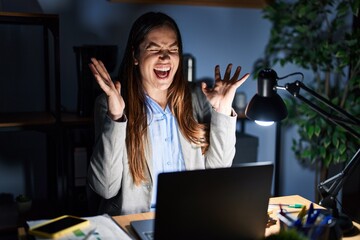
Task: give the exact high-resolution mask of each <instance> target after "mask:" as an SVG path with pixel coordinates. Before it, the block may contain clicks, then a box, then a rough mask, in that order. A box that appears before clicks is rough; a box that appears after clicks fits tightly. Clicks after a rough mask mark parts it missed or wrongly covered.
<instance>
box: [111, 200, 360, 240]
mask: <svg viewBox="0 0 360 240" xmlns="http://www.w3.org/2000/svg"><path fill="white" fill-rule="evenodd" d="M279 203H281V204H295V203H300V204H304V205H306V206H307V208H309V206H310V203H311V201H309V200H307V199H305V198H303V197H301V196H299V195H291V196H284V197H275V198H270V200H269V204H279ZM316 207H317V208H321V206H319V205H316ZM277 210H278V207H274V208H273V211H272V214H271V217H273V218H275V219H277V217H276V213H277ZM290 210H292V211H299V209H289V211H290ZM154 217H155V214H154V212H147V213H139V214H130V215H122V216H115V217H113V218H114V220H115V221H116V222H117V223H118V224H119V225H120V226H121V227H122V228H123V229H124V230H125V231H126V232H127V233H128V234H129V235H130V236H131V237H134V238H135V236H136V235H135V233H134V232H133V230H132V229H131V227H130V222H131V221H134V220H143V219H152V218H154ZM354 225H355V227H357V228H358V229H360V224H358V223H356V222H354ZM279 229H280V225H279V221H277V224H276V225H273V226H271V227H269V228H266V230H265V236H269V235H271V234H274V233H277V232H279ZM343 239H353V240H355V239H358V240H359V239H360V235H357V236H354V237H346V238H343Z"/></svg>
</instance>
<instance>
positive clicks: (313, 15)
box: [254, 0, 360, 200]
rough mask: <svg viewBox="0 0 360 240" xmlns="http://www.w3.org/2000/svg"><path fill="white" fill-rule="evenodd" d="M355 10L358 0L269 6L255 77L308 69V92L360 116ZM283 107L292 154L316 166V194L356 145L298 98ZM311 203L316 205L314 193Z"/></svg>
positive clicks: (301, 0) (359, 38) (359, 35)
mask: <svg viewBox="0 0 360 240" xmlns="http://www.w3.org/2000/svg"><path fill="white" fill-rule="evenodd" d="M359 5H360V1H356V0H354V1H351V0H346V1H340V0H321V1H308V0H298V1H285V0H275V1H273V2H272V3H271V4H269V5H268V6H267V7H266V8H265V9H264V11H263V13H264V18H265V19H268V20H269V21H270V22H271V23H272V24H273V25H272V28H271V33H270V39H269V41H268V44H267V46H266V48H265V56H264V58H263V59H260V60H259V61H257V62H256V63H255V66H254V68H255V72H258V71H259V70H260V69H262V68H267V67H270V68H271V67H272V66H274V65H276V64H279V65H280V66H285V65H286V64H294V65H296V66H298V67H299V68H301V69H306V70H310V71H311V72H312V74H313V76H314V78H313V79H310V81H309V79H308V80H307V81H306V85H307V86H308V87H309V88H311V89H312V90H314V91H316V92H317V93H319V94H320V95H322V96H324V97H325V98H327V99H330V100H331V101H332V103H334V104H335V105H336V106H339V107H340V108H342V109H345V110H346V111H347V112H349V113H351V114H352V115H354V116H356V117H359V116H360V98H359V95H360V29H359V27H354V26H352V21H353V19H352V18H354V20H357V21H359V15H358V14H359ZM310 98H311V97H310ZM285 102H286V104H287V105H288V106H287V108H288V110H289V116H288V118H287V119H286V121H285V123H286V125H287V124H291V125H294V124H295V125H297V126H298V134H299V138H298V139H293V144H292V150H293V151H294V153H295V155H296V157H297V159H298V160H299V161H301V163H302V164H304V165H306V166H311V167H315V169H316V170H315V172H316V180H315V183H314V184H315V189H316V186H317V185H318V183H319V182H320V181H323V180H324V179H326V178H327V177H328V176H327V175H328V169H329V167H330V166H332V165H336V164H338V163H343V162H346V161H348V160H350V159H351V157H352V156H353V155H354V153H355V152H356V150H357V148H358V147H359V144H360V143H359V140H357V139H356V138H355V137H353V136H352V135H351V134H349V133H348V132H346V131H345V130H344V129H342V128H340V127H337V126H335V125H334V124H331V123H328V122H327V121H326V120H325V119H324V118H322V117H320V116H319V115H318V114H317V113H316V112H314V110H312V109H310V108H309V107H308V106H307V105H306V104H304V103H302V102H300V101H298V100H297V99H295V98H293V97H289V98H287V99H286V100H285ZM286 125H285V126H286ZM357 130H359V129H357ZM315 198H316V199H317V200H319V199H318V198H319V196H318V194H317V192H316V190H315Z"/></svg>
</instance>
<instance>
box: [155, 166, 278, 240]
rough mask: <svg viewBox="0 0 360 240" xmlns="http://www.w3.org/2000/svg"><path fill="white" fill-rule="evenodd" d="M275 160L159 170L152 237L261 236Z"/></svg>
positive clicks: (229, 237)
mask: <svg viewBox="0 0 360 240" xmlns="http://www.w3.org/2000/svg"><path fill="white" fill-rule="evenodd" d="M272 175H273V164H272V163H270V162H257V163H247V164H239V165H236V166H233V167H231V168H217V169H206V170H194V171H184V172H172V173H161V174H159V176H158V192H157V201H156V202H157V204H156V217H155V239H156V240H162V239H259V238H263V237H264V234H265V227H266V223H267V208H268V201H269V198H270V195H271V184H272Z"/></svg>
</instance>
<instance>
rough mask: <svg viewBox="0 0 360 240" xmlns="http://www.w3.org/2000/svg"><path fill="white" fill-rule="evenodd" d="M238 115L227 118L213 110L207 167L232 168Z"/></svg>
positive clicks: (206, 155)
mask: <svg viewBox="0 0 360 240" xmlns="http://www.w3.org/2000/svg"><path fill="white" fill-rule="evenodd" d="M236 120H237V115H236V113H235V111H232V116H227V115H225V114H221V113H218V112H216V111H215V110H212V114H211V122H210V145H209V149H208V150H207V152H206V154H205V158H206V159H205V167H206V168H217V167H230V166H231V165H232V162H233V159H234V156H235V149H236V148H235V143H236Z"/></svg>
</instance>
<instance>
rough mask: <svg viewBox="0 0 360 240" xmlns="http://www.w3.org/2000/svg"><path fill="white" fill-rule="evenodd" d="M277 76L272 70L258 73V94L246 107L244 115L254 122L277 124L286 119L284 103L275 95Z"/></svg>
mask: <svg viewBox="0 0 360 240" xmlns="http://www.w3.org/2000/svg"><path fill="white" fill-rule="evenodd" d="M276 79H277V74H276V72H275V71H274V70H272V69H264V70H262V71H260V73H259V77H258V92H257V94H255V96H254V97H253V98H252V99H251V100H250V102H249V104H248V105H247V107H246V110H245V115H246V116H247V117H248V118H249V119H251V120H256V121H263V122H273V121H274V122H277V121H281V120H283V119H284V118H286V116H287V114H288V112H287V109H286V106H285V103H284V101H283V100H282V99H281V97H280V96H279V95H278V94H277V93H276V84H277V80H276Z"/></svg>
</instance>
